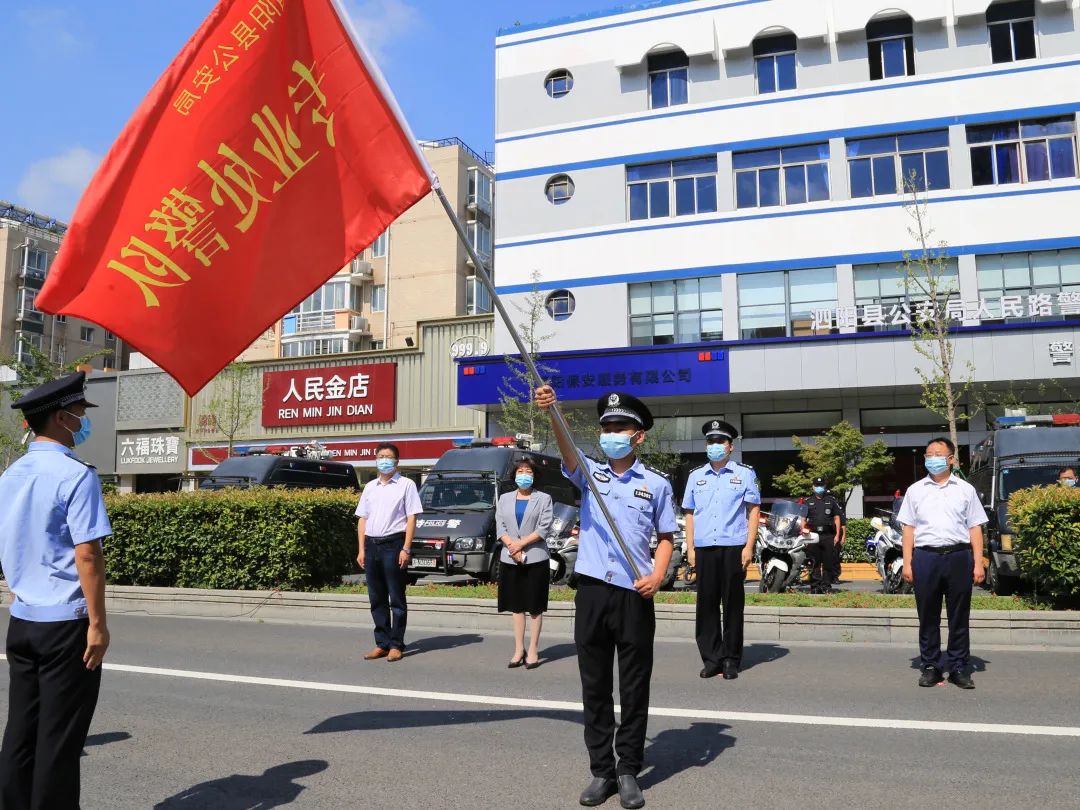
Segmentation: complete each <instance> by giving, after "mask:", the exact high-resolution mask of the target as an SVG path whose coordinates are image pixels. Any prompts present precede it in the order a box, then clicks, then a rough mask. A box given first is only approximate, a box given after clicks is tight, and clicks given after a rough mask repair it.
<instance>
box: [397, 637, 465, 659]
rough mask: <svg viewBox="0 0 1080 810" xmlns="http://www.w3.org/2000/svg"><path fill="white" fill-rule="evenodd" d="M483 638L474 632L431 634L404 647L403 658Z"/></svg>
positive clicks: (446, 648)
mask: <svg viewBox="0 0 1080 810" xmlns="http://www.w3.org/2000/svg"><path fill="white" fill-rule="evenodd" d="M483 640H484V637H483V636H479V635H477V634H476V633H461V634H459V635H456V636H431V637H430V638H422V639H419V640H418V641H414V642H412V643H411V644H409V645H408V646H407V647H406V648H405V652H404V653H403V654H402V657H403V658H408V657H409V656H410V655H422V654H423V653H428V652H435V651H436V650H453V649H456V648H457V647H465V646H467V645H469V644H479V643H480V642H482V641H483Z"/></svg>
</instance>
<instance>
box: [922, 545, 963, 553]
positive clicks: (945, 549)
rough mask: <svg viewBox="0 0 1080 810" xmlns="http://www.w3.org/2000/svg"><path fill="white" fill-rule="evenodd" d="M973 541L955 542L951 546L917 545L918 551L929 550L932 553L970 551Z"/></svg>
mask: <svg viewBox="0 0 1080 810" xmlns="http://www.w3.org/2000/svg"><path fill="white" fill-rule="evenodd" d="M970 548H971V543H954V544H953V545H951V546H915V550H916V551H929V552H930V553H931V554H952V553H953V552H954V551H968V550H969V549H970Z"/></svg>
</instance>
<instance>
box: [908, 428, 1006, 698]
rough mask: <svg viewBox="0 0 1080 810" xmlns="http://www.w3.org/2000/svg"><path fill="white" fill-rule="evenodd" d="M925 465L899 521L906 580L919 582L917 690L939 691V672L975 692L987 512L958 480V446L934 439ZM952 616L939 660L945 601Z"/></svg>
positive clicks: (965, 484)
mask: <svg viewBox="0 0 1080 810" xmlns="http://www.w3.org/2000/svg"><path fill="white" fill-rule="evenodd" d="M923 463H924V464H925V466H926V472H927V473H928V475H927V476H926V478H923V479H921V480H919V481H916V482H915V483H914V484H912V485H911V486H910V487H908V491H907V492H906V493H904V502H903V504H901V506H900V513H899V514H898V515H897V519H898V520H899V521H900V523H902V524H903V526H904V535H903V544H904V546H903V548H904V573H903V576H904V579H905V580H906V581H908V582H913V583H914V584H915V607H916V609H917V611H918V614H919V655H920V659H921V667H920V669H921V673H920V675H919V686H937V685H938V684H939V683H941V681H942V672H943V671H944V672H947V673H949V681H950V682H952V683H953V684H955V685H956V686H959V687H960V688H961V689H974V688H975V684H974V682H973V681H972V680H971V674H970V673H969V672H968V658H969V657H970V655H971V639H970V634H969V630H968V620H969V617H970V614H971V587H972V584H975V585H978V584H979V583H980V582H982V581H983V580H984V579H986V570H985V568H984V567H983V556H982V552H983V534H982V527H983V524H984V523H986V522H987V517H986V510H985V509H983V506H982V504H981V503H980V502H979V496H978V494H977V493H976V492H975V488H974V487H973V486H971V484H969V483H968V482H967V481H964V480H962V479H960V478H959V477H957V476H955V475H953V468H954V467H955V466H956V447H955V445H953V443H952V440H950V439H931V441H930V442H929V443H928V444H927V445H926V454H925V457H924V461H923ZM942 599H944V600H945V611H946V614H947V615H948V617H949V644H948V648H947V649H946V651H945V654H944V656H943V655H942V654H941V600H942Z"/></svg>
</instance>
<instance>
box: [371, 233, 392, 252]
mask: <svg viewBox="0 0 1080 810" xmlns="http://www.w3.org/2000/svg"><path fill="white" fill-rule="evenodd" d="M389 242H390V229H389V228H387V229H386V230H385V231H383V232H382V233H380V234H379V235H378V236H376V237H375V241H374V242H372V243H371V258H373V259H384V258H386V251H387V247H388V245H389Z"/></svg>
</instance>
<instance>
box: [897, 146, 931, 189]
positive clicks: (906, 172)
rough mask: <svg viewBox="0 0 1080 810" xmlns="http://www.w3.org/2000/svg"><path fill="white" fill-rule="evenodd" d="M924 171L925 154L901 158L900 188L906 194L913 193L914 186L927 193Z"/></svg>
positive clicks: (917, 153)
mask: <svg viewBox="0 0 1080 810" xmlns="http://www.w3.org/2000/svg"><path fill="white" fill-rule="evenodd" d="M924 174H925V172H924V170H923V153H922V152H916V153H915V154H908V155H901V156H900V183H901V185H900V188H901V189H902V190H903V192H904V193H905V194H909V193H910V192H911V187H912V185H913V184H914V186H915V188H916V189H917V190H919V191H926V177H925V176H924Z"/></svg>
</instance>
